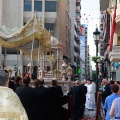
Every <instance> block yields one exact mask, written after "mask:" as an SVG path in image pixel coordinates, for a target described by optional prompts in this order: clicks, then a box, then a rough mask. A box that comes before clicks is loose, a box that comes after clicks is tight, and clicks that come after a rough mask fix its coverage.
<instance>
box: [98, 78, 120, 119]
mask: <svg viewBox="0 0 120 120" xmlns="http://www.w3.org/2000/svg"><path fill="white" fill-rule="evenodd" d="M100 91H101V93H102V103H103V108H104V111H105V116H106V117H105V118H106V120H112V119H113V120H120V82H119V81H115V80H112V81H108V80H107V79H103V80H102V83H101V86H100Z"/></svg>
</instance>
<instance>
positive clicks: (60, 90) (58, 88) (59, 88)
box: [55, 80, 63, 96]
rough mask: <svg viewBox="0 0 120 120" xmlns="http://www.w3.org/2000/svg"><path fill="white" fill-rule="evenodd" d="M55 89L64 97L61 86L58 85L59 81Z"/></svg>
mask: <svg viewBox="0 0 120 120" xmlns="http://www.w3.org/2000/svg"><path fill="white" fill-rule="evenodd" d="M55 88H56V89H57V90H58V91H59V92H60V95H61V96H63V91H62V88H61V86H60V85H58V81H57V80H56V85H55Z"/></svg>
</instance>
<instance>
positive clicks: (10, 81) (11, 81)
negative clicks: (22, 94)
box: [8, 76, 15, 91]
mask: <svg viewBox="0 0 120 120" xmlns="http://www.w3.org/2000/svg"><path fill="white" fill-rule="evenodd" d="M14 79H15V77H14V76H12V77H11V78H10V80H9V84H8V87H9V88H11V89H12V90H13V91H15V85H14Z"/></svg>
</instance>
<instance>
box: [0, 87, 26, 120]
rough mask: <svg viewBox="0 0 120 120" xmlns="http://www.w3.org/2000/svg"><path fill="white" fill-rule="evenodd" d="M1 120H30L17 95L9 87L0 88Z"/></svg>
mask: <svg viewBox="0 0 120 120" xmlns="http://www.w3.org/2000/svg"><path fill="white" fill-rule="evenodd" d="M0 120H28V117H27V114H26V111H25V109H24V108H23V105H22V103H21V102H20V99H19V97H18V96H17V94H16V93H15V92H14V91H13V90H12V89H10V88H8V87H2V86H0Z"/></svg>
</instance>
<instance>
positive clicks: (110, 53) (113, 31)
mask: <svg viewBox="0 0 120 120" xmlns="http://www.w3.org/2000/svg"><path fill="white" fill-rule="evenodd" d="M100 6H101V7H100V11H106V16H107V18H108V19H106V20H105V22H106V23H107V24H106V26H107V28H108V29H107V28H106V29H107V33H106V32H105V33H106V34H105V35H106V36H105V35H104V36H103V38H104V43H106V44H105V47H104V48H103V53H102V55H104V59H105V62H104V66H105V67H104V68H106V69H107V70H106V69H104V70H106V71H107V72H108V73H107V74H108V78H109V80H115V79H116V80H118V78H119V75H118V72H119V69H120V68H119V62H120V55H119V54H120V52H119V51H120V47H119V45H120V42H119V41H120V39H119V38H120V17H119V14H120V1H119V0H106V1H104V0H100ZM106 37H107V39H106Z"/></svg>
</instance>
